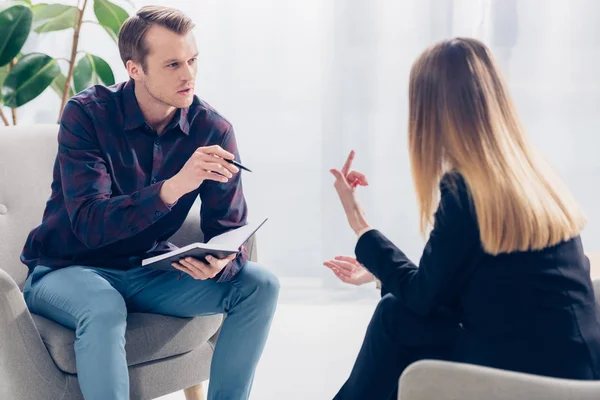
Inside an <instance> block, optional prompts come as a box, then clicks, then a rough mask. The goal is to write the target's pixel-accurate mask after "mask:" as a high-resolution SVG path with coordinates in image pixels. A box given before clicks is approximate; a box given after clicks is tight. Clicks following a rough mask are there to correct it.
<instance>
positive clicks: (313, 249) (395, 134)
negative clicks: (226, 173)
mask: <svg viewBox="0 0 600 400" xmlns="http://www.w3.org/2000/svg"><path fill="white" fill-rule="evenodd" d="M134 3H135V5H136V6H138V7H139V6H142V5H145V4H155V3H163V4H165V5H169V6H173V7H177V8H180V9H182V10H184V11H185V12H187V13H188V14H189V15H191V16H192V18H193V19H194V20H195V22H196V25H197V28H196V37H197V40H198V47H199V50H200V64H199V65H200V67H199V71H198V79H197V85H196V92H197V94H198V95H199V96H200V97H202V98H203V99H205V100H206V101H208V102H209V103H211V104H212V105H213V106H215V107H216V108H217V109H218V110H219V111H221V112H222V113H223V115H225V116H226V117H227V118H228V119H229V120H230V121H231V122H232V123H233V125H234V127H235V129H236V133H237V137H238V141H239V145H240V149H241V153H242V158H243V160H244V162H245V163H246V164H247V165H248V166H249V167H251V168H252V169H253V170H254V173H252V174H246V175H245V181H244V183H245V188H246V193H247V198H248V202H249V205H250V210H251V217H252V216H256V217H259V216H262V215H267V216H269V217H270V221H269V222H268V224H267V225H265V227H264V228H263V229H262V230H261V233H260V235H259V238H258V239H259V257H260V261H261V262H262V263H263V264H265V265H266V266H268V267H269V268H272V269H273V270H274V271H276V272H277V273H278V274H279V275H280V276H281V277H282V281H285V280H286V279H288V278H293V279H292V280H291V281H290V282H294V283H296V284H298V285H300V284H304V283H306V284H309V285H321V284H323V283H325V284H326V285H328V286H332V285H336V283H335V280H334V279H333V278H332V277H331V274H330V272H329V271H328V270H326V269H325V268H324V267H322V265H321V264H322V261H323V260H324V259H326V258H329V257H332V256H335V255H338V254H352V253H353V246H354V238H353V235H352V234H351V232H350V230H349V228H348V226H347V223H346V221H345V219H344V216H343V214H342V209H341V207H340V205H339V202H338V199H337V197H336V195H335V192H334V190H333V186H332V182H333V179H332V176H331V175H330V174H329V172H328V170H329V169H330V168H331V167H338V168H339V167H341V165H342V163H343V161H344V159H345V157H346V155H347V154H348V152H349V151H350V150H351V149H355V150H356V151H357V156H356V161H355V165H354V166H355V167H356V169H359V170H361V171H363V172H365V173H366V174H367V176H368V178H369V181H370V186H369V187H367V188H366V189H361V190H360V197H361V199H362V201H363V205H364V208H365V210H366V212H367V216H368V220H369V221H370V222H371V224H372V225H373V226H374V227H377V228H379V229H381V230H382V231H383V232H384V233H385V234H387V235H388V236H389V237H390V238H391V239H392V240H394V241H395V243H397V244H398V246H399V247H400V248H402V249H403V250H405V251H406V252H407V253H408V254H409V255H410V256H411V257H413V259H414V261H418V259H419V257H420V254H421V250H422V247H423V244H424V240H423V238H421V236H420V235H419V233H418V223H417V208H416V202H415V196H414V193H413V189H412V180H411V175H410V169H409V163H408V153H407V147H406V126H407V107H408V105H407V89H408V74H409V70H410V67H411V64H412V62H413V61H414V59H415V58H416V57H417V56H418V54H419V53H420V52H421V51H422V50H423V49H424V48H425V47H426V46H428V45H430V44H432V43H433V42H435V41H437V40H440V39H443V38H448V37H452V36H473V37H477V38H480V39H482V40H483V41H485V42H486V43H487V44H488V45H489V46H490V47H491V49H492V51H493V53H494V54H495V56H496V57H497V58H498V60H499V62H500V64H501V66H502V68H503V70H504V72H505V75H506V76H507V78H508V80H509V85H510V89H511V92H512V95H513V97H514V99H515V101H516V104H517V107H518V109H519V111H520V113H521V117H522V119H523V122H524V125H525V127H526V128H527V129H528V131H529V134H530V135H531V137H532V138H533V139H534V141H535V143H536V144H537V145H539V146H540V147H541V148H542V150H543V151H544V152H545V154H546V155H547V157H548V159H549V160H550V162H551V163H552V164H553V165H554V167H555V168H556V169H557V170H558V171H559V173H560V174H561V175H562V176H563V178H564V179H565V180H566V182H567V184H568V186H569V187H570V188H571V189H572V190H573V192H574V193H575V195H576V197H577V198H578V199H579V201H580V202H581V204H582V205H583V207H584V208H585V210H586V211H587V214H588V216H589V218H590V223H589V225H588V228H587V229H586V231H585V232H584V243H585V245H586V246H587V249H589V250H595V251H599V250H600V207H599V206H598V204H599V202H600V200H599V199H600V189H599V187H600V185H599V184H600V182H599V181H600V157H599V156H598V153H599V148H600V139H599V136H598V132H599V131H600V129H599V128H600V114H599V113H598V109H599V106H600V79H598V77H597V74H598V71H600V25H598V24H597V21H598V20H599V19H600V2H598V1H597V0H570V1H564V0H402V1H400V0H387V1H384V0H379V1H376V0H301V1H300V0H296V1H293V0H203V1H183V0H179V1H134ZM129 10H130V11H133V10H132V9H129ZM96 28H97V27H94V26H91V27H90V28H89V29H88V30H87V31H86V32H84V34H83V36H82V39H81V41H82V42H81V43H82V49H84V50H89V51H92V52H94V53H97V54H99V55H101V56H102V57H104V58H105V59H107V60H108V61H109V62H110V63H111V65H113V67H114V69H115V70H116V76H117V78H118V79H126V74H125V71H124V70H123V69H122V67H121V65H120V61H119V57H118V52H117V50H116V46H115V45H114V44H112V43H111V42H110V39H109V38H108V37H105V33H103V31H102V30H101V29H100V28H97V29H96ZM50 36H51V35H49V37H50ZM52 37H53V38H55V37H56V36H52ZM60 38H61V39H60V40H59V43H63V45H62V47H61V46H58V47H57V46H49V42H48V40H49V39H44V38H41V37H40V39H39V40H37V41H35V40H33V41H32V42H31V43H30V44H29V46H31V47H35V46H37V47H38V48H39V49H55V53H52V55H55V56H66V55H67V54H68V51H69V38H68V34H66V33H65V35H64V37H63V36H60ZM63 39H64V40H63ZM47 51H49V52H50V50H47ZM52 96H55V95H54V94H53V93H45V94H44V95H43V96H41V97H40V98H39V99H37V100H36V101H35V102H33V103H32V104H31V105H28V106H26V107H24V108H23V110H22V111H20V112H21V114H22V116H21V119H22V120H23V121H25V122H27V121H29V122H54V120H55V118H56V117H55V111H54V109H53V108H52V107H54V106H53V105H49V104H52V103H53V102H54V103H55V101H54V99H52V101H48V99H49V98H50V97H52Z"/></svg>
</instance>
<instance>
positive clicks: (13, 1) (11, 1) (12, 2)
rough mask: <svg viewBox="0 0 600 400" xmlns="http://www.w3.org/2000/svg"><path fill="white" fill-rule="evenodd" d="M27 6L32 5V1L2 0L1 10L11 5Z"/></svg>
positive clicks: (0, 3)
mask: <svg viewBox="0 0 600 400" xmlns="http://www.w3.org/2000/svg"><path fill="white" fill-rule="evenodd" d="M19 5H20V6H25V7H31V1H29V0H8V1H2V2H0V11H4V10H6V9H7V8H10V7H14V6H19Z"/></svg>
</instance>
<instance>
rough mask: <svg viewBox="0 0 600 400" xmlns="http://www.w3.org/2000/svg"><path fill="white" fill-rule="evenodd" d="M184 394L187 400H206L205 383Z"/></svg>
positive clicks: (189, 389)
mask: <svg viewBox="0 0 600 400" xmlns="http://www.w3.org/2000/svg"><path fill="white" fill-rule="evenodd" d="M183 393H184V394H185V400H206V397H204V383H199V384H197V385H195V386H192V387H189V388H187V389H185V390H184V391H183Z"/></svg>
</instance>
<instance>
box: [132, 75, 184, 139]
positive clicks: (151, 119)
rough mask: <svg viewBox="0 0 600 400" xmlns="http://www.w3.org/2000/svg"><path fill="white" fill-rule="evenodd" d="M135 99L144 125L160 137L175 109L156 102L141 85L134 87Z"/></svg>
mask: <svg viewBox="0 0 600 400" xmlns="http://www.w3.org/2000/svg"><path fill="white" fill-rule="evenodd" d="M135 97H136V99H137V102H138V105H139V107H140V110H141V111H142V115H143V116H144V120H145V121H146V123H147V124H148V125H150V127H151V128H152V129H154V130H155V131H156V133H158V134H159V135H161V134H162V133H163V132H164V130H165V128H166V127H167V125H168V124H169V122H171V119H173V115H175V112H176V111H177V108H175V107H171V106H167V105H166V104H164V103H162V102H160V101H158V100H156V99H155V98H153V97H152V96H151V95H150V93H148V91H146V89H145V88H144V87H143V86H142V85H135Z"/></svg>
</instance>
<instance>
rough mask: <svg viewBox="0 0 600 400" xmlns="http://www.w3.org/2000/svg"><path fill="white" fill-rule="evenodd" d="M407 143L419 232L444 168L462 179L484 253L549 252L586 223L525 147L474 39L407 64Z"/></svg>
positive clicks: (493, 69)
mask: <svg viewBox="0 0 600 400" xmlns="http://www.w3.org/2000/svg"><path fill="white" fill-rule="evenodd" d="M408 141H409V151H410V160H411V167H412V174H413V181H414V185H415V190H416V193H417V199H418V204H419V209H420V217H421V218H420V220H421V231H422V232H423V233H425V232H426V230H427V229H428V228H429V227H430V226H431V224H432V216H433V213H434V211H435V210H434V207H435V205H436V203H437V193H438V185H439V182H440V180H441V177H442V176H443V175H444V174H445V173H446V172H448V171H449V170H451V169H452V170H455V171H457V172H458V173H460V174H461V175H462V177H463V178H464V180H465V183H466V185H467V188H468V189H469V193H470V197H471V200H472V203H473V205H474V208H475V212H476V215H477V222H478V225H479V230H480V238H481V242H482V245H483V248H484V250H485V251H486V252H488V253H490V254H494V255H496V254H499V253H509V252H514V251H527V250H539V249H542V248H544V247H547V246H552V245H555V244H557V243H559V242H561V241H565V240H568V239H570V238H572V237H575V236H577V235H578V234H579V232H580V231H581V229H582V228H583V226H584V225H585V223H586V218H585V216H584V215H583V213H582V211H581V210H580V208H579V205H578V204H577V203H576V201H575V199H574V198H573V197H572V196H571V194H570V191H569V190H568V188H567V187H566V186H565V185H564V184H563V182H562V181H561V179H559V177H558V176H557V175H556V174H555V173H554V172H553V170H552V169H551V168H550V166H549V165H548V164H547V163H546V161H545V160H544V158H543V157H542V156H541V154H540V153H539V152H538V151H537V150H536V149H535V148H534V147H533V146H532V145H531V143H529V141H528V139H527V137H526V135H525V132H524V130H523V127H522V126H521V123H520V121H519V118H518V116H517V112H516V110H515V107H514V105H513V102H512V100H511V98H510V96H509V94H508V91H507V89H506V86H505V84H504V82H503V80H502V78H501V76H500V74H499V72H498V68H497V66H496V64H495V62H494V60H493V57H492V56H491V54H490V52H489V50H488V49H487V47H486V46H485V45H484V44H483V43H481V42H479V41H477V40H474V39H466V38H456V39H452V40H446V41H443V42H441V43H438V44H436V45H434V46H432V47H430V48H428V49H427V50H426V51H425V52H423V54H421V56H420V57H419V58H418V59H417V61H416V62H415V63H414V65H413V67H412V70H411V73H410V85H409V124H408Z"/></svg>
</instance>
